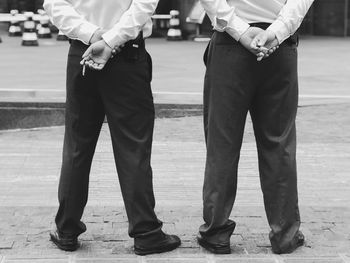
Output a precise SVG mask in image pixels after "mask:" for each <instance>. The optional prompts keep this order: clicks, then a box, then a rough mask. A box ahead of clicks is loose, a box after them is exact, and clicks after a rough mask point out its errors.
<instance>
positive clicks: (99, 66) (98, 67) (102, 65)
mask: <svg viewBox="0 0 350 263" xmlns="http://www.w3.org/2000/svg"><path fill="white" fill-rule="evenodd" d="M104 66H105V64H98V66H97V68H96V69H97V70H102V69H103V68H104Z"/></svg>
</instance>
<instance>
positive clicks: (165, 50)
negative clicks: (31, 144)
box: [0, 35, 350, 104]
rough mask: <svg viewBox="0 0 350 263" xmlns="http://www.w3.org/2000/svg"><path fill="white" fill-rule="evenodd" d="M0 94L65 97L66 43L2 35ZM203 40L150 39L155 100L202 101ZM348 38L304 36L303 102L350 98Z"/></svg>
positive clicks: (7, 96)
mask: <svg viewBox="0 0 350 263" xmlns="http://www.w3.org/2000/svg"><path fill="white" fill-rule="evenodd" d="M1 37H2V39H3V43H2V44H0V58H1V60H0V80H1V82H0V97H1V98H2V100H19V101H21V100H34V101H35V100H37V101H38V100H39V101H40V100H44V101H45V100H46V101H64V96H65V95H64V94H65V91H64V89H65V65H66V57H67V51H68V42H57V41H56V40H55V39H52V40H40V46H39V47H22V46H21V45H20V43H21V39H20V38H9V37H7V36H4V35H2V36H1ZM206 45H207V43H195V42H190V41H182V42H169V41H166V40H164V39H148V40H147V47H148V50H149V52H150V54H151V55H152V57H153V65H154V79H153V91H154V93H155V100H156V102H159V103H166V102H174V103H194V104H198V103H199V104H200V103H201V102H202V95H201V93H202V86H203V77H204V72H205V68H204V65H203V62H202V57H203V52H204V50H205V47H206ZM349 46H350V38H329V37H304V38H303V39H301V43H300V47H299V76H300V97H301V103H302V104H310V103H311V104H322V103H333V102H344V101H350V89H349V88H348V87H349V83H350V74H349V72H350V63H349V61H350V52H349Z"/></svg>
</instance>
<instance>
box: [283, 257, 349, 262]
mask: <svg viewBox="0 0 350 263" xmlns="http://www.w3.org/2000/svg"><path fill="white" fill-rule="evenodd" d="M284 263H344V262H343V260H342V259H340V258H313V259H312V258H310V259H303V258H298V259H285V260H284Z"/></svg>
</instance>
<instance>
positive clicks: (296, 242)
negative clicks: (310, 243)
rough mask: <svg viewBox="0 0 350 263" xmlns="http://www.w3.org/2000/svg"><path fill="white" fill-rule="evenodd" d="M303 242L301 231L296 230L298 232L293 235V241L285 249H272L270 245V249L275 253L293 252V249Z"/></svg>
mask: <svg viewBox="0 0 350 263" xmlns="http://www.w3.org/2000/svg"><path fill="white" fill-rule="evenodd" d="M304 243H305V237H304V235H303V233H302V232H301V231H298V233H297V234H296V235H295V237H294V240H293V243H292V244H291V245H290V246H289V247H288V248H286V249H281V248H278V249H274V248H273V247H272V251H273V253H275V254H289V253H292V252H294V250H296V249H297V248H298V247H301V246H303V245H304Z"/></svg>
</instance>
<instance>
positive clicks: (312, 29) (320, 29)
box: [0, 0, 350, 36]
mask: <svg viewBox="0 0 350 263" xmlns="http://www.w3.org/2000/svg"><path fill="white" fill-rule="evenodd" d="M196 1H197V0H160V1H159V5H158V8H157V13H158V14H168V13H169V11H170V10H172V9H177V10H179V11H180V20H181V27H182V29H183V32H184V35H185V36H186V35H189V34H193V33H194V32H195V29H196V26H195V25H194V24H188V23H186V17H187V16H188V15H189V13H190V11H191V9H192V6H193V5H194V3H195V2H196ZM349 2H350V0H316V1H315V3H314V4H313V6H312V8H311V9H310V11H309V13H308V15H307V16H306V18H305V20H304V22H303V25H302V26H301V28H300V32H301V33H302V34H308V35H329V36H350V5H349ZM42 3H43V0H0V12H9V10H11V9H18V10H20V11H36V10H37V9H38V8H42ZM201 29H202V32H204V33H207V34H209V33H210V31H211V25H210V21H209V19H208V18H207V17H206V18H205V19H204V23H203V25H202V26H201Z"/></svg>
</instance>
